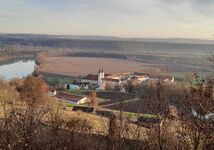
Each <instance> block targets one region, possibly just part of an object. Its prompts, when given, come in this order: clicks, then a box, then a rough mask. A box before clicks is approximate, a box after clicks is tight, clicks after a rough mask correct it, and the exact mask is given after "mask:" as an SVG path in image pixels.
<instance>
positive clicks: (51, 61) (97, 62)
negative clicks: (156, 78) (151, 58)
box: [39, 57, 161, 76]
mask: <svg viewBox="0 0 214 150" xmlns="http://www.w3.org/2000/svg"><path fill="white" fill-rule="evenodd" d="M99 68H103V69H104V71H105V72H106V73H126V72H143V73H160V72H161V69H160V68H158V67H155V66H153V65H149V64H144V63H141V62H135V61H132V60H123V59H110V58H91V57H90V58H89V57H48V58H46V60H45V62H44V63H43V64H42V66H41V67H40V70H39V71H41V72H46V73H53V74H62V75H71V76H79V75H87V74H97V72H98V70H99Z"/></svg>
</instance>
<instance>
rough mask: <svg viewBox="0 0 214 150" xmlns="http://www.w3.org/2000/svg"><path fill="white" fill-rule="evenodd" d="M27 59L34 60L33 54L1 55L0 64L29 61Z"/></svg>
mask: <svg viewBox="0 0 214 150" xmlns="http://www.w3.org/2000/svg"><path fill="white" fill-rule="evenodd" d="M29 60H35V56H29V55H27V56H13V57H8V56H5V57H1V58H0V66H1V65H6V64H10V63H15V62H18V61H24V62H25V61H29Z"/></svg>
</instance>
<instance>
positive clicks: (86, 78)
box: [82, 74, 98, 81]
mask: <svg viewBox="0 0 214 150" xmlns="http://www.w3.org/2000/svg"><path fill="white" fill-rule="evenodd" d="M82 79H85V80H96V81H97V80H98V75H93V74H89V75H87V76H86V77H83V78H82Z"/></svg>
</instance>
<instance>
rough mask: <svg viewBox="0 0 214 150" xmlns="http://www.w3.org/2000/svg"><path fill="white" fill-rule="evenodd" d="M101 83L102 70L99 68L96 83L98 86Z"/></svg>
mask: <svg viewBox="0 0 214 150" xmlns="http://www.w3.org/2000/svg"><path fill="white" fill-rule="evenodd" d="M101 84H102V72H101V70H100V69H99V71H98V85H99V86H100V85H101Z"/></svg>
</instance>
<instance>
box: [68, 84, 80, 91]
mask: <svg viewBox="0 0 214 150" xmlns="http://www.w3.org/2000/svg"><path fill="white" fill-rule="evenodd" d="M64 89H67V90H79V89H80V87H79V86H78V85H75V84H65V86H64Z"/></svg>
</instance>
